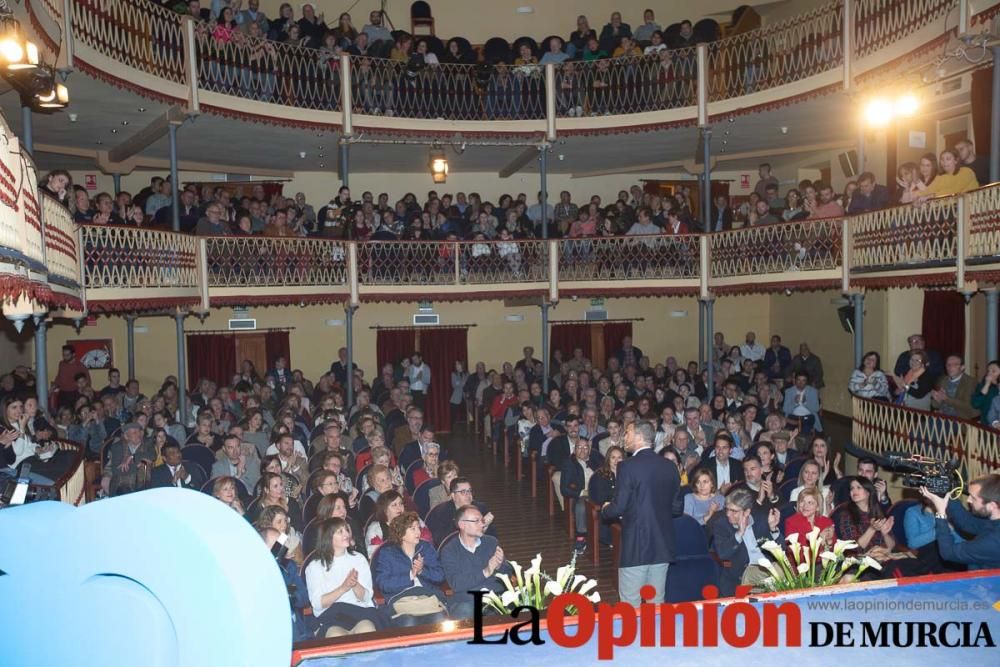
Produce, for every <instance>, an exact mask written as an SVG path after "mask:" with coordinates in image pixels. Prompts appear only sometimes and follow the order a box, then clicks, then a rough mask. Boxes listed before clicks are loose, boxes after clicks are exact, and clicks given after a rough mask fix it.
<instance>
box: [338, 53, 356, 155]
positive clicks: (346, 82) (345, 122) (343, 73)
mask: <svg viewBox="0 0 1000 667" xmlns="http://www.w3.org/2000/svg"><path fill="white" fill-rule="evenodd" d="M353 113H354V96H353V91H352V90H351V57H350V56H349V55H347V54H346V53H342V54H340V134H341V136H344V137H351V136H354V125H353V120H352V114H353Z"/></svg>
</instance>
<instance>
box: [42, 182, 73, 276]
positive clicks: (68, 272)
mask: <svg viewBox="0 0 1000 667" xmlns="http://www.w3.org/2000/svg"><path fill="white" fill-rule="evenodd" d="M42 219H43V220H44V221H45V249H46V255H45V259H46V264H47V266H48V269H49V275H50V276H58V277H59V278H62V279H63V280H64V281H69V282H70V283H72V284H73V285H79V284H80V265H79V260H78V258H79V254H78V252H77V247H76V230H75V229H74V227H75V225H74V223H73V216H72V215H71V214H70V212H69V209H67V208H66V207H65V206H63V205H62V204H60V203H59V201H58V200H57V199H56V198H55V197H53V196H52V195H50V194H48V193H47V192H43V193H42Z"/></svg>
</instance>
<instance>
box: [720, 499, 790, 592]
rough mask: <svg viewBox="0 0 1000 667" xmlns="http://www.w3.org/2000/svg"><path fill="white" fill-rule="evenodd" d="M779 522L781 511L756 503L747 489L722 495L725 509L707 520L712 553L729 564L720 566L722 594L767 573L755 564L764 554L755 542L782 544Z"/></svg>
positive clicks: (761, 577) (760, 579) (759, 579)
mask: <svg viewBox="0 0 1000 667" xmlns="http://www.w3.org/2000/svg"><path fill="white" fill-rule="evenodd" d="M780 524H781V512H779V511H778V509H777V508H776V507H772V508H770V509H767V508H764V507H761V506H758V505H757V504H756V503H755V502H754V494H753V492H752V491H750V489H748V488H744V487H740V488H736V489H733V490H732V492H730V494H729V495H728V496H726V511H725V512H716V514H715V516H713V517H712V518H711V520H709V522H708V525H709V528H710V530H711V533H712V543H713V544H714V545H715V553H717V554H718V555H719V558H721V559H722V560H723V561H727V562H728V563H729V564H730V565H729V567H725V568H723V569H722V576H721V577H720V579H719V590H720V592H721V593H722V595H723V596H726V597H728V596H732V595H736V587H737V586H738V585H739V584H740V583H743V582H745V583H747V584H749V585H753V584H756V583H759V582H761V581H762V580H763V579H764V578H765V577H767V576H768V572H767V570H766V569H764V568H762V567H760V566H759V565H757V563H758V562H759V561H760V559H761V558H764V557H765V556H764V554H763V552H761V549H760V545H759V542H760V540H773V541H775V542H777V543H778V544H782V543H783V542H784V540H783V538H782V536H781V526H780ZM751 564H752V567H750V566H751Z"/></svg>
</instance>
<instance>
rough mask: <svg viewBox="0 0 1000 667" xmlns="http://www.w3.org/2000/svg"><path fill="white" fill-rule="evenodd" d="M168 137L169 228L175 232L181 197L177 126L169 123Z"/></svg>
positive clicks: (177, 230)
mask: <svg viewBox="0 0 1000 667" xmlns="http://www.w3.org/2000/svg"><path fill="white" fill-rule="evenodd" d="M167 131H168V133H169V136H170V212H171V216H170V218H171V220H170V223H171V228H172V229H173V230H174V231H175V232H179V231H180V230H181V197H180V186H181V184H180V183H179V182H178V178H177V125H176V124H174V123H170V124H169V125H168V126H167Z"/></svg>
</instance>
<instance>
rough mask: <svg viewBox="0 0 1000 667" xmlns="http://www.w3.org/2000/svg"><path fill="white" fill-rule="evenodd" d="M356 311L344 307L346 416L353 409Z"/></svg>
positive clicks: (353, 308) (354, 307) (354, 308)
mask: <svg viewBox="0 0 1000 667" xmlns="http://www.w3.org/2000/svg"><path fill="white" fill-rule="evenodd" d="M356 309H357V307H356V306H354V305H353V304H350V303H349V304H347V305H346V306H344V316H345V319H346V322H345V324H346V325H347V344H346V345H345V347H346V348H347V387H346V389H347V398H346V405H347V414H348V416H350V414H351V409H352V408H353V407H354V311H355V310H356Z"/></svg>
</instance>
